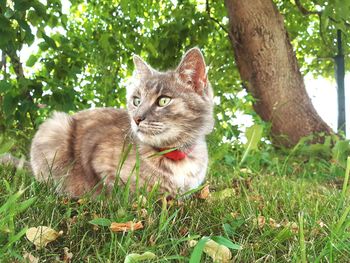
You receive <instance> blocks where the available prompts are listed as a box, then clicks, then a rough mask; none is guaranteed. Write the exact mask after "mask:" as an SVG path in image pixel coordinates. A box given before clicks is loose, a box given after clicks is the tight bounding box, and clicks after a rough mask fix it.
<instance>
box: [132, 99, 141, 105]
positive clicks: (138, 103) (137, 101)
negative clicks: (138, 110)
mask: <svg viewBox="0 0 350 263" xmlns="http://www.w3.org/2000/svg"><path fill="white" fill-rule="evenodd" d="M132 103H133V104H134V106H136V107H137V106H139V105H140V103H141V99H140V98H138V97H134V98H133V100H132Z"/></svg>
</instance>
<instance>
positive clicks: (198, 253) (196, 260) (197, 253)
mask: <svg viewBox="0 0 350 263" xmlns="http://www.w3.org/2000/svg"><path fill="white" fill-rule="evenodd" d="M208 240H209V237H203V238H202V239H201V240H199V241H198V243H197V245H196V246H195V247H194V249H193V251H192V254H191V258H190V261H189V263H200V262H201V258H202V254H203V250H204V246H205V243H207V242H208Z"/></svg>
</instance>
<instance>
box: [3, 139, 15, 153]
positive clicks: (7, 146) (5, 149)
mask: <svg viewBox="0 0 350 263" xmlns="http://www.w3.org/2000/svg"><path fill="white" fill-rule="evenodd" d="M14 145H15V142H14V141H13V140H6V141H5V142H2V143H1V144H0V155H1V154H4V153H7V152H9V151H10V150H11V148H12V147H13V146H14Z"/></svg>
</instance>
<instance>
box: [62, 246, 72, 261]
mask: <svg viewBox="0 0 350 263" xmlns="http://www.w3.org/2000/svg"><path fill="white" fill-rule="evenodd" d="M72 258H73V253H72V252H69V248H68V247H64V248H63V262H64V263H70V262H71V261H72Z"/></svg>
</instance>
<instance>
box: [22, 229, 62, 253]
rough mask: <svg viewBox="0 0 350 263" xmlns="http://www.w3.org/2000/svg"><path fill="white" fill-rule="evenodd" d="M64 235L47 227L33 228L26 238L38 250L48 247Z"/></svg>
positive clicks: (29, 230)
mask: <svg viewBox="0 0 350 263" xmlns="http://www.w3.org/2000/svg"><path fill="white" fill-rule="evenodd" d="M62 235H63V231H60V232H57V231H55V230H53V229H52V228H50V227H47V226H38V227H31V228H29V229H28V230H27V232H26V237H27V238H28V240H29V241H30V242H32V243H33V244H34V245H35V246H36V248H37V249H40V248H43V247H46V245H47V244H48V243H50V242H52V241H55V240H56V239H57V238H58V237H59V236H62Z"/></svg>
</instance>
